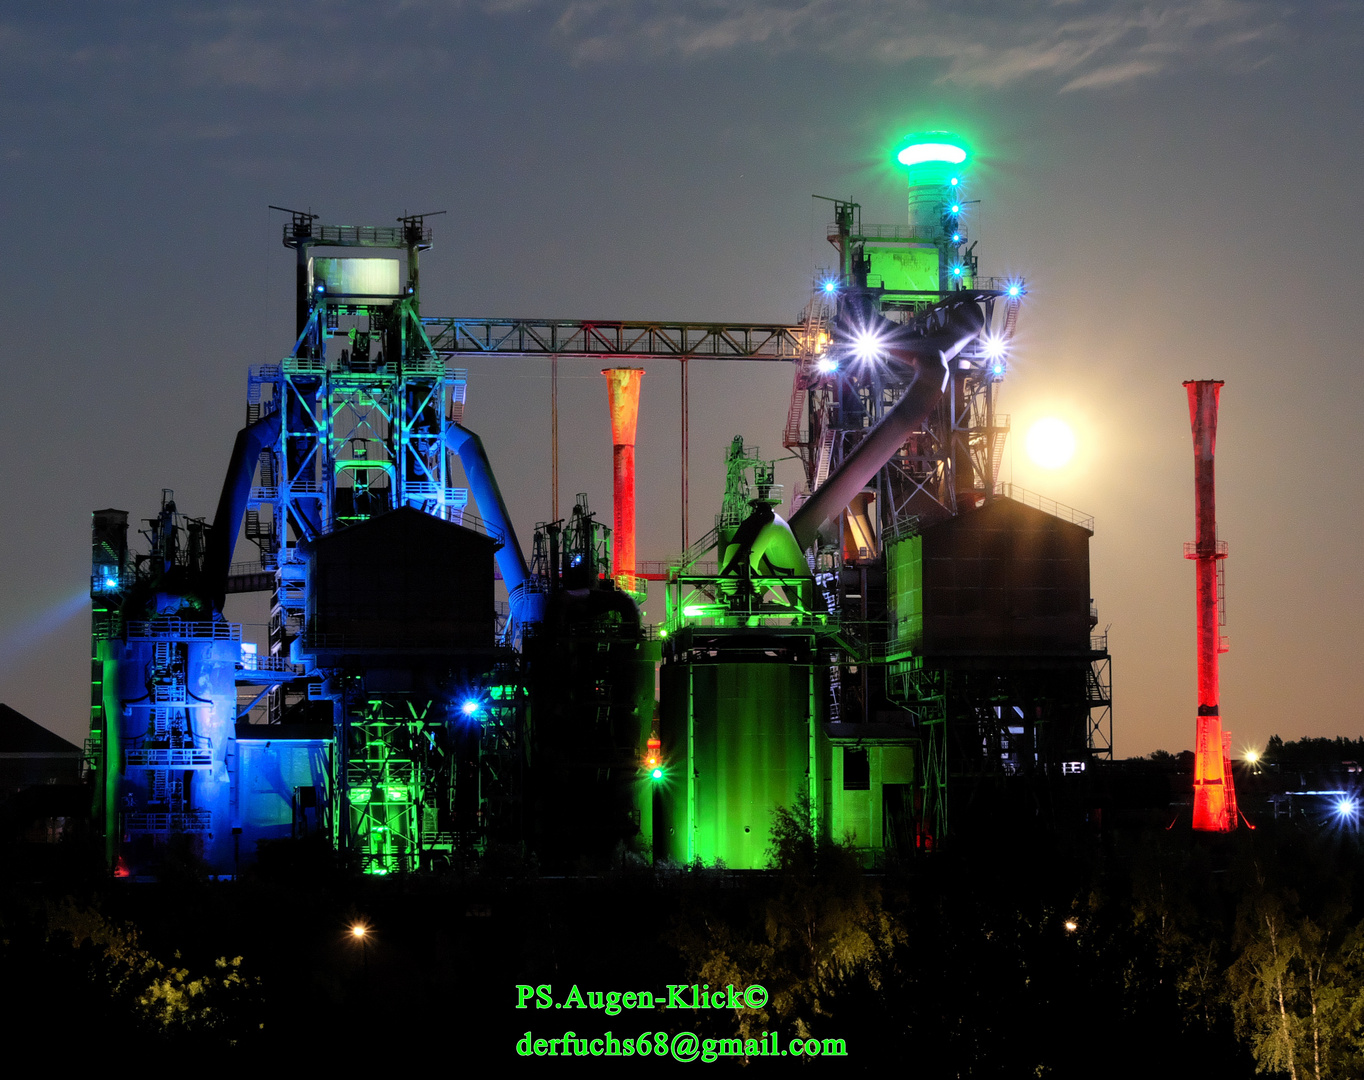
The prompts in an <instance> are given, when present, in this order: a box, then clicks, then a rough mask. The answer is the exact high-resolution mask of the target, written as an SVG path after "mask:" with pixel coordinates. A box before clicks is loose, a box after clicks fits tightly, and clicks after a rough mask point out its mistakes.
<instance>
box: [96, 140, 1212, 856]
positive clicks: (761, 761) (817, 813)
mask: <svg viewBox="0 0 1364 1080" xmlns="http://www.w3.org/2000/svg"><path fill="white" fill-rule="evenodd" d="M898 162H899V165H900V166H901V167H902V168H903V170H904V175H905V176H906V179H907V184H908V192H907V215H906V217H905V218H904V219H902V220H901V221H899V222H894V223H890V224H869V223H864V221H863V220H862V210H861V206H860V205H859V204H858V203H856V202H851V201H846V200H841V199H837V200H834V199H831V200H827V203H828V205H829V207H830V209H831V211H832V215H831V216H832V221H831V223H830V225H829V227H828V232H827V236H828V240H829V243H830V244H831V249H832V252H833V253H834V254H833V260H832V265H831V266H830V267H828V268H827V269H825V270H821V271H819V272H818V273H817V274H816V275H815V278H814V280H813V282H812V288H811V292H810V295H809V296H808V297H807V298H805V299H806V303H805V306H804V313H803V316H802V317H801V319H800V320H799V321H797V322H793V323H791V324H783V325H770V324H761V325H759V324H752V325H739V324H717V323H706V322H649V321H624V322H601V321H589V320H581V321H575V320H534V319H491V318H461V317H446V316H433V315H430V314H427V313H425V312H423V310H422V306H421V278H420V272H419V271H420V257H421V254H422V252H424V251H426V250H427V249H429V248H430V246H431V244H432V243H433V235H432V227H431V222H430V220H429V219H430V218H431V217H432V215H414V216H408V217H404V218H400V219H399V220H398V223H397V224H396V225H394V226H350V225H334V224H327V223H324V222H323V221H322V220H321V218H320V217H319V216H318V215H316V214H313V213H311V212H299V211H287V213H288V214H289V218H288V221H287V223H286V224H285V226H284V234H283V241H284V244H285V246H286V247H288V248H290V249H292V250H293V252H294V258H295V261H296V282H295V296H296V337H295V340H294V341H293V343H292V347H291V348H287V349H281V352H284V353H285V355H283V357H282V359H280V360H278V361H274V362H269V363H262V364H258V365H255V366H252V367H251V368H250V370H249V371H248V373H247V384H246V391H247V392H246V409H245V425H244V426H243V427H242V429H241V431H240V433H239V434H238V436H237V438H236V442H235V444H234V445H233V446H232V447H231V448H228V447H224V448H223V449H224V459H225V461H226V475H225V477H224V480H223V485H222V490H221V494H220V496H219V498H218V502H217V507H216V510H215V511H214V513H213V515H212V517H211V518H210V517H208V516H203V517H194V516H192V515H191V513H190V512H188V510H181V509H180V506H181V505H184V506H186V507H187V508H188V505H189V502H188V500H185V499H184V498H183V494H184V493H183V492H182V493H181V495H182V498H181V499H179V500H177V499H176V498H175V496H174V494H173V493H172V492H170V491H165V492H163V493H162V495H161V498H160V503H159V505H155V504H153V505H152V506H151V507H149V509H150V511H151V513H150V515H149V516H145V517H141V518H134V517H133V516H131V515H130V513H129V512H127V511H123V510H116V509H104V510H98V511H96V512H95V513H94V515H93V528H92V577H91V596H92V599H93V622H92V649H91V698H90V735H89V740H88V742H87V746H86V758H87V761H88V765H89V768H90V770H91V771H92V772H93V777H94V791H95V796H94V797H95V806H94V814H95V822H96V828H97V830H98V831H99V832H100V834H101V835H102V836H103V838H104V844H105V847H104V855H105V858H106V860H107V865H108V867H109V869H110V871H111V872H112V873H113V874H115V875H116V876H120V877H140V876H144V875H153V874H155V873H156V872H157V867H158V865H159V864H160V862H161V860H162V859H164V857H165V854H166V851H167V850H168V848H169V847H170V846H172V845H178V846H179V847H181V848H184V847H186V846H187V847H188V848H189V849H190V850H192V852H193V853H194V854H195V856H196V857H197V858H199V859H202V860H203V862H204V863H205V864H207V866H208V868H209V870H210V872H212V873H215V874H220V875H233V874H237V873H239V872H240V871H241V870H242V869H243V868H245V867H247V866H249V865H250V864H251V863H252V862H253V861H254V860H256V859H257V857H258V855H259V852H260V851H261V850H262V845H268V844H269V843H271V842H276V841H282V840H288V839H303V838H312V839H313V840H314V841H315V842H317V843H319V844H326V845H329V846H330V847H331V848H332V849H333V850H334V851H335V853H336V856H337V858H338V860H339V861H340V863H341V864H342V865H344V866H346V867H348V868H350V869H351V870H353V871H356V872H362V873H366V874H377V875H384V874H401V873H415V872H421V871H428V870H433V869H440V868H443V867H447V866H451V865H456V864H467V863H469V862H471V861H476V860H478V859H479V858H481V857H485V856H486V855H487V854H488V853H489V852H490V851H492V850H494V849H502V850H514V851H517V852H520V853H521V854H523V855H526V856H533V857H534V859H535V860H536V861H537V863H538V865H540V866H541V867H544V868H546V869H558V870H564V869H572V868H580V867H608V866H612V865H621V864H622V862H623V861H625V860H629V859H636V860H642V861H644V862H648V861H652V862H654V863H655V864H661V863H663V862H664V861H668V862H671V863H673V864H677V865H693V864H697V863H698V862H699V863H700V864H704V865H716V864H723V865H724V866H726V867H729V868H731V869H738V870H743V869H758V868H761V867H763V866H764V865H766V860H767V851H768V847H769V843H770V831H771V824H772V818H773V814H774V812H776V811H778V810H781V809H783V808H793V807H798V808H801V812H804V808H805V807H808V813H809V814H810V817H811V823H812V826H813V827H814V828H815V829H816V830H818V831H820V832H822V833H824V834H826V835H829V836H833V837H835V838H839V839H842V838H844V837H847V838H849V839H850V841H851V843H852V845H853V846H854V847H855V848H856V850H857V852H858V853H859V855H860V857H861V859H862V861H863V863H864V865H866V866H878V865H884V864H885V863H886V862H887V861H890V860H902V859H909V858H915V857H919V856H920V855H923V854H926V853H929V852H932V851H934V850H936V849H940V848H943V847H945V846H950V845H952V844H953V843H954V842H956V841H957V840H958V839H959V838H961V837H967V836H970V835H971V834H972V833H973V832H974V831H979V830H984V829H986V828H989V829H994V830H998V829H1000V828H1001V827H1006V828H1007V827H1012V828H1018V829H1041V830H1051V829H1060V828H1072V827H1078V828H1083V827H1085V826H1086V823H1087V821H1088V819H1089V815H1090V813H1091V810H1092V800H1091V786H1090V781H1091V775H1090V774H1091V772H1092V769H1093V766H1094V764H1095V763H1096V762H1097V761H1100V760H1103V759H1107V758H1109V757H1111V753H1112V750H1111V747H1112V719H1111V693H1110V677H1109V671H1110V659H1109V654H1108V649H1107V643H1106V638H1105V637H1104V636H1103V635H1101V634H1099V635H1096V633H1095V630H1096V626H1097V624H1098V615H1097V610H1096V607H1095V605H1094V601H1093V598H1092V596H1091V590H1090V575H1089V541H1090V538H1091V536H1092V535H1093V529H1094V525H1093V521H1092V520H1091V519H1090V518H1088V517H1086V516H1085V515H1083V514H1081V513H1079V512H1076V511H1073V510H1071V509H1070V508H1068V507H1064V506H1061V505H1059V504H1056V503H1054V502H1052V501H1050V500H1047V499H1044V498H1041V497H1039V496H1037V495H1034V494H1032V493H1029V492H1025V491H1023V490H1021V489H1019V488H1016V487H1014V486H1012V485H1011V484H1009V483H1006V482H1004V481H1003V480H1002V479H1001V476H1000V469H1001V463H1002V460H1003V455H1004V447H1005V441H1006V439H1007V437H1008V435H1009V431H1010V424H1009V416H1008V414H1007V413H1006V412H1004V411H1002V409H1001V406H1002V401H1001V392H1002V389H1003V386H1004V384H1005V382H1006V381H1007V378H1008V374H1009V369H1010V358H1011V349H1012V347H1013V338H1014V332H1015V328H1016V326H1017V323H1018V319H1019V317H1020V313H1021V311H1022V308H1023V305H1024V301H1025V298H1026V295H1027V288H1026V285H1025V283H1024V281H1023V280H1021V279H1000V278H993V277H989V276H985V275H983V274H982V273H980V272H979V269H978V256H977V254H976V248H977V240H976V238H975V237H973V236H972V235H970V231H969V224H968V223H969V217H970V215H969V214H968V213H966V212H964V211H965V209H966V208H967V207H969V206H970V205H971V204H972V199H973V195H972V192H971V176H970V164H971V162H970V158H969V151H968V149H967V148H966V147H965V145H964V144H963V143H962V141H961V140H960V139H958V138H956V137H955V136H952V135H950V134H948V133H943V132H930V133H926V134H923V135H920V136H918V137H915V138H913V139H909V140H907V141H906V142H904V143H903V144H902V148H901V149H900V150H899V153H898ZM324 253H325V254H324ZM469 357H497V358H500V359H505V360H506V362H507V363H516V362H517V358H519V357H540V358H550V359H552V360H553V361H554V362H555V363H556V364H557V358H559V357H564V358H590V359H599V360H600V361H601V364H602V366H603V368H604V370H603V372H602V374H603V376H604V378H603V384H604V385H603V389H604V391H605V394H606V400H607V402H608V405H609V409H610V421H611V430H612V444H613V476H614V486H613V490H612V492H611V494H610V498H611V504H610V507H609V510H605V511H604V510H603V507H604V506H605V499H606V496H605V494H604V493H590V494H591V498H589V494H581V495H578V496H577V498H576V499H575V501H574V503H573V505H572V507H571V509H569V510H568V512H567V513H564V514H561V513H560V508H559V506H558V505H557V500H558V493H557V486H558V485H557V450H558V445H557V413H556V414H555V424H556V431H555V432H554V433H553V436H552V438H551V439H550V442H551V445H552V448H553V449H552V452H553V453H554V455H556V458H555V460H556V482H555V497H554V499H555V504H554V505H553V506H552V507H550V508H549V510H550V514H549V520H546V521H544V522H542V523H540V524H537V525H536V526H535V528H534V530H533V532H532V533H531V534H530V535H521V536H518V534H517V532H516V530H515V528H514V527H513V524H512V514H511V512H510V510H509V507H508V506H507V504H506V501H505V500H504V497H503V494H502V489H501V488H500V486H499V484H498V480H497V473H498V469H499V468H509V467H510V466H509V463H506V462H498V461H495V460H490V457H489V455H488V453H487V452H486V451H485V449H484V446H483V443H482V441H481V440H480V438H479V435H478V434H477V433H476V431H474V430H471V429H470V427H467V426H466V425H465V423H464V420H465V415H464V410H465V403H466V392H467V390H468V376H467V370H466V369H465V368H463V367H461V366H460V364H461V362H462V361H463V362H467V358H469ZM657 360H675V361H677V362H678V364H679V367H680V374H681V384H682V387H683V396H682V446H681V481H680V490H679V492H678V501H679V504H680V506H681V515H682V522H683V542H682V544H681V547H682V548H683V550H681V551H679V552H676V553H674V554H673V556H672V557H671V558H668V559H659V560H658V561H647V560H645V559H642V558H641V557H640V555H639V554H638V553H637V552H636V542H635V443H636V438H637V431H636V427H637V424H636V418H637V413H638V406H639V401H640V396H641V394H642V393H643V394H647V393H648V392H649V387H648V385H647V383H646V382H645V381H644V380H643V379H642V371H641V370H640V368H639V367H638V365H639V364H640V363H642V362H644V361H657ZM714 360H726V361H730V362H741V363H769V364H771V363H777V364H784V365H786V366H787V367H788V368H789V369H790V371H791V378H792V383H791V397H790V401H789V405H788V406H787V408H786V411H785V413H784V414H781V413H779V412H777V413H776V414H774V415H772V416H769V417H755V430H752V431H744V432H738V433H735V436H734V438H733V440H732V441H731V442H730V444H729V445H728V447H727V448H725V447H708V448H706V449H705V452H706V453H715V454H720V453H723V454H724V457H725V464H726V482H725V487H724V490H723V492H719V491H717V492H707V493H705V494H704V496H703V506H702V507H697V506H695V505H691V504H690V501H689V492H688V485H687V463H688V457H689V454H690V452H691V451H690V447H689V446H688V443H687V417H686V411H687V408H688V401H687V389H686V388H687V371H688V366H689V365H690V364H692V363H696V362H707V361H714ZM1199 385H1200V386H1202V385H1207V384H1199ZM1192 393H1193V391H1192V390H1191V400H1192ZM1215 400H1216V398H1215V393H1214V394H1213V396H1212V401H1213V402H1214V405H1213V406H1212V407H1213V408H1214V409H1215ZM1214 415H1215V414H1214ZM545 434H546V435H548V434H549V433H545ZM778 437H779V438H780V442H781V453H780V454H772V455H770V456H766V457H765V456H764V455H763V453H762V451H761V450H760V449H759V447H758V446H757V445H754V443H755V441H756V442H757V443H759V444H767V445H769V446H775V442H776V440H777V438H778ZM229 450H230V452H229ZM788 454H790V455H795V456H796V457H797V458H798V459H799V463H800V467H801V470H802V473H801V476H802V482H801V483H800V484H799V485H798V486H797V487H796V488H795V490H791V491H785V490H783V488H782V486H781V485H778V484H777V482H776V466H775V459H776V458H777V457H779V456H785V455H788ZM1208 470H1209V471H1208V476H1209V481H1208V483H1209V485H1210V484H1211V456H1210V450H1209V463H1208ZM461 474H462V477H463V479H462V480H461ZM461 484H465V485H467V486H460V485H461ZM693 510H696V511H697V520H700V519H701V518H702V517H704V524H703V525H698V526H697V527H696V529H695V530H694V533H695V535H694V536H693V530H692V529H691V525H690V522H691V521H692V520H693V519H692V517H691V513H692V511H693ZM1208 513H1209V514H1211V490H1210V487H1209V495H1208ZM1207 528H1208V529H1211V530H1212V531H1211V532H1209V533H1206V534H1205V531H1204V522H1203V519H1202V517H1200V531H1199V540H1198V542H1197V546H1196V550H1195V551H1194V555H1195V556H1196V557H1197V559H1198V567H1199V574H1200V577H1199V581H1200V596H1201V595H1203V593H1204V592H1205V591H1206V590H1205V589H1204V585H1203V580H1204V577H1206V576H1207V575H1209V574H1213V575H1215V573H1216V571H1215V565H1220V564H1217V559H1218V558H1219V557H1220V554H1221V553H1223V552H1222V551H1221V550H1220V549H1218V548H1217V547H1216V540H1215V526H1213V525H1212V519H1211V517H1209V519H1208V523H1207ZM648 554H651V555H661V554H663V553H648ZM1205 564H1206V566H1205ZM650 583H654V584H655V585H656V587H658V588H660V589H661V591H662V592H663V596H664V605H665V608H664V613H663V618H662V620H661V621H659V622H648V621H646V619H645V617H644V616H643V614H642V608H641V604H642V601H643V599H644V596H645V594H646V589H647V587H648V585H649V584H650ZM1210 588H1212V593H1211V595H1212V596H1213V597H1214V610H1213V614H1212V615H1211V616H1210V617H1211V618H1213V619H1214V620H1215V617H1216V612H1215V597H1216V589H1215V585H1214V586H1210ZM240 593H261V594H268V597H269V627H268V641H267V642H265V643H263V644H260V645H258V644H256V643H253V642H252V641H249V640H246V636H244V634H243V629H242V626H241V625H240V624H235V623H233V622H230V621H228V620H227V619H226V618H225V616H224V605H225V603H226V599H227V597H228V596H229V595H233V594H240ZM1208 633H1210V634H1213V635H1214V636H1215V627H1214V628H1213V629H1212V630H1209V631H1208ZM1200 635H1201V636H1203V631H1202V630H1200ZM1210 640H1211V639H1210ZM1214 646H1215V642H1214ZM1215 659H1216V656H1215V651H1214V653H1213V663H1214V665H1215ZM1213 680H1214V681H1213V683H1212V686H1213V690H1212V693H1213V697H1212V698H1211V699H1210V700H1207V701H1204V702H1203V705H1204V706H1205V708H1206V709H1209V710H1211V711H1210V712H1208V713H1207V715H1208V716H1209V717H1210V719H1209V721H1208V723H1206V724H1204V725H1203V726H1204V727H1207V728H1208V732H1207V734H1206V737H1205V735H1204V733H1203V729H1202V727H1200V736H1199V738H1200V742H1199V748H1200V755H1202V754H1203V750H1204V742H1209V745H1211V744H1212V743H1217V744H1218V746H1217V747H1216V749H1217V750H1218V751H1219V753H1218V754H1217V755H1216V757H1217V761H1216V765H1217V766H1221V765H1222V758H1221V754H1220V749H1221V746H1220V742H1221V734H1220V729H1217V722H1216V709H1217V707H1216V697H1215V667H1214V675H1213ZM1203 682H1204V680H1203V679H1202V677H1200V686H1202V685H1203ZM1204 712H1205V709H1200V713H1204ZM1202 761H1203V757H1202V756H1200V762H1202ZM1202 768H1203V766H1202V765H1200V769H1202ZM1209 770H1210V771H1208V772H1207V773H1206V775H1205V773H1203V772H1200V774H1199V775H1200V788H1199V790H1200V791H1207V792H1208V795H1207V796H1206V797H1204V796H1200V798H1201V799H1202V801H1200V802H1199V804H1198V806H1199V807H1200V810H1199V813H1202V814H1205V815H1207V814H1212V815H1213V816H1214V817H1216V816H1217V815H1219V814H1220V815H1221V817H1220V818H1218V821H1220V822H1221V823H1222V824H1221V827H1222V828H1226V827H1228V826H1227V825H1226V824H1225V822H1226V820H1227V816H1226V815H1227V810H1226V808H1225V805H1224V803H1225V802H1226V800H1225V799H1222V798H1221V796H1220V793H1219V795H1218V796H1213V795H1212V794H1211V792H1212V787H1213V786H1214V782H1215V780H1220V769H1218V770H1213V769H1212V768H1211V766H1209ZM1214 771H1216V772H1219V776H1218V777H1216V778H1214V777H1213V775H1212V772H1214ZM1227 793H1228V796H1230V785H1229V773H1228V791H1227ZM1231 798H1232V800H1233V801H1231V802H1230V806H1231V810H1230V820H1231V822H1232V824H1233V825H1234V822H1235V816H1236V811H1235V808H1234V807H1235V803H1234V797H1231Z"/></svg>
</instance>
